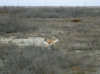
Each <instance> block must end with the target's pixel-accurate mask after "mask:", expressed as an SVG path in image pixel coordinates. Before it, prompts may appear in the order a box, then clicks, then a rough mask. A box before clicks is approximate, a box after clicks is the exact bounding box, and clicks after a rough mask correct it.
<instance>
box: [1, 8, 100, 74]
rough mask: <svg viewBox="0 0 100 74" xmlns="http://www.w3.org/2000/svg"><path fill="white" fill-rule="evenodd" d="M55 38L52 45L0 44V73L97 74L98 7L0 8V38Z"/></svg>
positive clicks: (99, 62)
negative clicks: (54, 44) (54, 42)
mask: <svg viewBox="0 0 100 74" xmlns="http://www.w3.org/2000/svg"><path fill="white" fill-rule="evenodd" d="M2 37H3V38H9V37H15V38H22V39H23V38H28V37H44V38H46V39H53V38H58V39H59V42H58V43H57V44H56V46H51V47H40V46H26V47H17V46H16V45H14V44H11V43H8V44H1V43H0V74H99V73H100V71H99V70H100V53H99V52H100V50H99V49H100V7H6V6H5V7H0V38H2Z"/></svg>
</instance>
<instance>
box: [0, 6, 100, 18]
mask: <svg viewBox="0 0 100 74" xmlns="http://www.w3.org/2000/svg"><path fill="white" fill-rule="evenodd" d="M1 14H12V15H13V14H15V15H17V16H19V17H21V18H31V17H33V18H66V17H86V16H88V17H96V16H100V7H6V6H4V7H0V15H1Z"/></svg>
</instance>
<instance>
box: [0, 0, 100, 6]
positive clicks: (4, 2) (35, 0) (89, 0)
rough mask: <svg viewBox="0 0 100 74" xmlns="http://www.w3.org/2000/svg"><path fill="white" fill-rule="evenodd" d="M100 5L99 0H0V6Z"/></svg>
mask: <svg viewBox="0 0 100 74" xmlns="http://www.w3.org/2000/svg"><path fill="white" fill-rule="evenodd" d="M85 5H86V6H100V0H0V6H85Z"/></svg>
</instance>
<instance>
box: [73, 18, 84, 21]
mask: <svg viewBox="0 0 100 74" xmlns="http://www.w3.org/2000/svg"><path fill="white" fill-rule="evenodd" d="M81 21H82V20H81V19H79V18H75V19H73V20H72V22H81Z"/></svg>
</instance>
